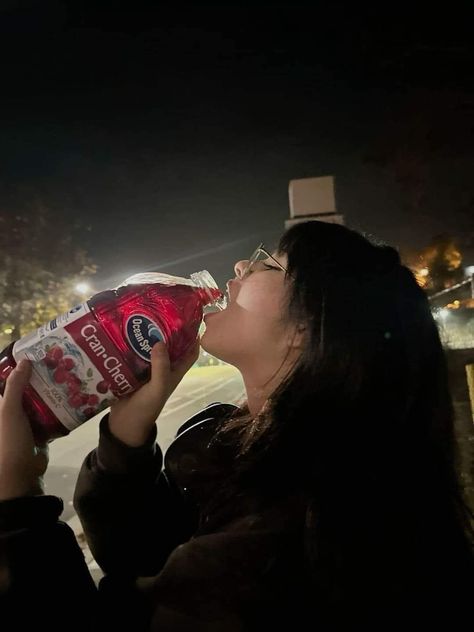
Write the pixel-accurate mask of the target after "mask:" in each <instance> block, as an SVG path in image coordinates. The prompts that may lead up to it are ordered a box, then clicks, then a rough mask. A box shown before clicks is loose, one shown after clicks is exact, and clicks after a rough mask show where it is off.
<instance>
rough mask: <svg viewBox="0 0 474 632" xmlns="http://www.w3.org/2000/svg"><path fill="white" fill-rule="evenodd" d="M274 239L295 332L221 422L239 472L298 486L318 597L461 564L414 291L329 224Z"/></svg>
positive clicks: (426, 328)
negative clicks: (266, 385)
mask: <svg viewBox="0 0 474 632" xmlns="http://www.w3.org/2000/svg"><path fill="white" fill-rule="evenodd" d="M278 250H279V252H280V253H286V255H287V257H288V279H287V280H288V286H289V296H288V316H289V317H290V318H291V319H293V320H294V321H295V322H302V323H305V324H306V326H307V341H306V342H307V344H306V345H305V347H304V351H303V353H302V356H301V358H300V360H299V362H298V364H297V366H295V368H294V369H293V370H292V372H291V374H290V375H288V376H287V377H286V379H285V380H284V381H283V382H282V383H281V385H280V386H279V388H278V389H277V391H276V392H275V393H274V394H273V395H272V397H271V399H270V400H269V402H268V406H267V408H266V410H265V411H264V412H263V413H262V414H261V415H259V416H258V418H257V419H255V420H253V421H250V422H249V421H248V419H244V421H242V419H240V420H239V419H235V420H233V421H230V422H229V423H228V424H227V426H226V427H225V430H224V432H228V431H231V432H234V433H235V432H237V433H238V436H239V443H240V457H241V458H240V460H239V462H240V469H238V468H236V472H237V477H238V478H239V485H240V486H242V485H243V486H245V485H248V487H249V488H255V487H256V486H258V487H259V488H260V490H261V491H262V492H263V494H264V495H265V494H266V496H267V497H268V498H271V497H274V496H275V495H278V494H279V493H283V490H286V491H287V492H290V493H291V490H295V491H296V490H298V491H299V492H303V493H304V495H305V498H306V499H307V500H306V522H305V533H304V540H305V551H306V560H307V562H308V568H309V572H310V575H311V577H312V581H313V582H315V583H316V584H317V585H318V589H319V591H320V593H321V592H322V593H324V595H325V597H326V602H327V603H328V604H334V605H335V606H337V605H338V604H339V605H340V604H343V603H345V604H346V605H347V603H348V602H349V601H351V603H353V602H355V601H356V600H357V599H358V597H360V595H362V594H367V591H370V594H371V595H372V596H373V598H374V599H376V595H377V591H378V590H379V588H380V586H383V589H380V590H383V591H384V594H385V595H386V589H387V583H386V581H385V580H387V579H388V578H389V577H390V582H391V586H392V591H393V592H394V593H396V592H397V591H398V590H400V591H403V590H405V588H406V584H407V582H410V581H411V582H413V584H414V585H415V584H416V583H417V582H420V581H422V582H425V584H426V581H429V579H428V580H427V579H426V578H429V577H430V576H431V577H432V578H433V583H434V582H436V579H435V576H436V577H438V576H439V572H440V569H441V568H443V569H444V570H445V571H446V572H447V573H449V572H450V570H449V569H451V570H453V569H455V572H457V573H461V572H462V570H461V569H460V566H459V564H461V566H462V564H465V568H464V570H465V572H466V573H469V572H472V568H473V566H472V559H473V558H472V529H471V525H470V518H472V514H471V513H470V511H469V509H468V507H467V505H466V503H465V501H464V498H463V493H462V489H461V486H460V482H459V478H458V474H457V458H458V457H457V449H456V441H455V436H454V422H453V407H452V402H451V397H450V392H449V386H448V375H447V368H446V362H445V357H444V353H443V349H442V347H441V343H440V339H439V335H438V331H437V327H436V323H435V321H434V319H433V317H432V314H431V311H430V307H429V303H428V300H427V298H426V296H425V294H424V292H423V290H422V289H421V288H420V287H419V286H418V284H417V283H416V281H415V279H414V276H413V274H412V273H411V272H410V270H408V269H407V268H406V267H404V266H403V265H402V264H401V262H400V258H399V255H398V253H397V252H396V250H394V249H393V248H391V247H388V246H385V245H381V244H378V243H374V242H373V241H370V240H369V239H367V238H365V237H364V236H362V235H360V234H359V233H357V232H354V231H352V230H349V229H347V228H345V227H342V226H338V225H333V224H327V223H321V222H306V223H301V224H298V225H296V226H294V227H292V228H291V229H290V230H288V231H287V232H286V233H285V234H284V235H283V237H282V239H281V240H280V244H279V247H278ZM417 560H418V562H417ZM431 564H432V565H433V568H432V569H431V570H432V571H433V572H432V573H431V570H430V565H431ZM453 572H454V571H453ZM400 584H403V588H402V587H401V586H400ZM431 595H432V593H431ZM378 597H379V598H380V599H382V595H378ZM384 598H385V597H384ZM392 598H395V599H396V596H395V597H394V596H393V595H392Z"/></svg>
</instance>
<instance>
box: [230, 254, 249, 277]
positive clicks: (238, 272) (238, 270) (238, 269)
mask: <svg viewBox="0 0 474 632" xmlns="http://www.w3.org/2000/svg"><path fill="white" fill-rule="evenodd" d="M248 262H249V261H248V259H242V261H237V263H236V264H235V266H234V272H235V276H236V277H237V278H238V279H241V278H242V277H243V276H244V274H245V270H246V269H247V265H248Z"/></svg>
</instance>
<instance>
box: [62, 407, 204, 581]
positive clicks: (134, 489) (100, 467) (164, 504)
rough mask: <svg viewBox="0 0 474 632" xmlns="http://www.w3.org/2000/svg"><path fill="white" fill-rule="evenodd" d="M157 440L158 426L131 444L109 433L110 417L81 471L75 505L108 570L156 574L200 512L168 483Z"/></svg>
mask: <svg viewBox="0 0 474 632" xmlns="http://www.w3.org/2000/svg"><path fill="white" fill-rule="evenodd" d="M155 439H156V428H154V429H153V431H152V433H151V434H150V437H149V439H148V440H147V442H146V443H145V444H144V445H143V446H140V447H137V448H130V447H129V446H126V445H125V444H123V443H122V442H120V441H119V440H118V439H117V438H116V437H114V436H113V435H112V434H111V433H110V430H109V428H108V417H107V416H106V417H104V419H103V420H102V421H101V424H100V439H99V445H98V447H97V449H96V450H94V451H93V452H91V453H90V454H89V455H88V456H87V458H86V460H85V461H84V463H83V465H82V468H81V471H80V473H79V478H78V482H77V485H76V491H75V495H74V507H75V509H76V511H77V513H78V516H79V518H80V520H81V523H82V526H83V528H84V533H85V536H86V538H87V541H88V543H89V546H90V549H91V552H92V554H93V555H94V558H95V559H96V561H97V563H98V564H99V566H100V567H101V568H102V570H103V571H104V572H105V573H106V574H115V575H117V574H118V575H121V576H129V577H137V576H152V575H156V574H157V573H158V572H159V571H160V570H161V568H162V567H163V565H164V563H165V562H166V560H167V558H168V556H169V554H170V553H171V551H172V550H173V549H174V548H175V547H176V546H178V545H179V544H181V543H183V542H185V541H186V540H188V539H189V538H190V537H191V535H192V533H193V532H194V531H195V529H196V526H197V515H196V511H195V510H194V509H193V508H192V507H191V506H189V505H188V504H186V502H185V500H184V498H183V497H182V496H181V495H180V494H179V493H178V492H177V490H175V489H174V488H173V487H172V486H170V484H169V483H168V480H167V478H166V476H165V474H164V473H163V472H162V464H163V457H162V454H161V450H160V448H159V446H158V445H157V444H156V442H155Z"/></svg>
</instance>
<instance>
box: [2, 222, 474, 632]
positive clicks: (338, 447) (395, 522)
mask: <svg viewBox="0 0 474 632" xmlns="http://www.w3.org/2000/svg"><path fill="white" fill-rule="evenodd" d="M228 291H229V307H228V308H227V310H225V311H224V312H221V313H216V314H212V315H209V316H208V317H207V318H206V325H207V327H206V332H205V334H204V335H203V337H202V339H201V344H202V346H203V348H204V349H206V350H207V351H208V352H209V353H212V354H214V355H216V356H217V357H219V358H221V359H222V360H225V361H226V362H229V363H231V364H233V365H234V366H236V367H237V368H238V369H239V370H240V372H241V374H242V376H243V379H244V383H245V387H246V392H247V404H246V406H244V407H242V408H241V409H240V410H237V409H234V408H233V407H231V406H226V405H215V406H211V407H209V408H208V409H205V410H204V411H203V412H202V413H200V414H199V415H197V416H195V417H194V418H193V419H192V420H190V421H189V422H188V423H187V424H186V425H185V427H184V429H183V431H182V432H181V434H180V435H179V436H178V438H177V440H176V442H175V443H174V444H173V445H172V447H171V448H170V450H169V451H168V452H167V455H166V460H165V467H164V469H163V467H162V466H163V459H162V455H161V452H160V450H159V448H158V447H157V446H156V444H155V437H156V428H155V419H156V417H157V416H158V415H159V413H160V411H161V409H162V408H163V406H164V404H165V402H166V400H167V399H168V397H169V396H170V395H171V393H172V392H173V390H174V389H175V388H176V386H177V384H178V382H179V381H180V379H181V378H182V377H183V375H184V374H185V372H186V371H187V370H188V368H189V367H190V366H191V365H192V363H193V361H194V360H195V358H196V353H197V349H194V350H193V352H192V353H191V354H190V356H189V357H188V358H186V359H185V360H183V361H182V362H181V363H180V364H179V365H177V366H175V367H173V368H170V366H169V361H168V358H167V354H166V350H165V349H164V348H163V345H161V344H158V345H156V346H155V347H154V348H153V354H152V376H151V379H150V382H149V383H148V384H146V385H145V386H144V387H142V388H141V389H140V390H139V391H138V392H137V393H136V394H135V395H133V396H132V397H131V398H130V399H128V400H122V401H120V402H119V403H117V404H115V405H114V406H113V408H112V410H111V413H110V415H109V416H107V417H105V418H104V419H103V420H102V422H101V435H100V442H99V446H98V448H97V449H96V450H95V451H94V452H92V453H91V454H90V455H89V456H88V457H87V459H86V461H85V462H84V465H83V467H82V470H81V473H80V476H79V480H78V485H77V488H76V496H75V506H76V509H77V511H78V513H79V516H80V518H81V521H82V523H83V526H84V530H85V534H86V536H87V539H88V541H89V544H90V546H91V549H92V551H93V553H94V555H95V558H96V559H97V561H98V562H99V564H100V565H101V567H102V568H103V570H104V571H105V574H106V575H105V578H104V579H103V580H102V582H101V584H100V589H99V591H98V593H97V592H96V590H95V588H94V586H93V584H92V581H91V579H90V577H89V575H88V573H87V569H86V567H85V565H84V563H83V560H82V559H81V556H80V553H79V551H78V549H77V547H76V546H75V543H74V539H73V537H72V534H71V533H70V531H69V530H68V529H67V528H66V527H65V526H64V525H62V524H61V523H58V522H57V518H58V515H59V513H60V511H61V505H60V502H59V501H58V500H57V499H55V498H53V497H41V496H39V495H38V489H37V486H35V480H36V478H35V477H36V476H37V475H38V467H39V469H40V470H41V468H42V465H41V463H40V465H39V466H38V465H37V460H36V461H35V460H34V459H33V458H32V457H31V453H32V452H33V450H32V447H33V444H32V439H31V433H30V431H29V427H28V424H27V422H26V419H25V418H24V416H22V414H21V412H20V409H21V407H20V398H21V392H22V388H23V387H24V385H25V383H26V382H27V379H28V370H29V369H28V367H27V366H26V367H20V368H19V369H16V370H15V372H14V373H13V374H12V376H11V378H10V379H9V381H8V384H7V390H6V394H5V400H4V404H3V411H2V414H1V432H2V443H1V445H2V447H1V453H0V457H1V459H0V464H1V468H2V478H1V480H2V483H1V484H0V499H2V500H3V502H2V503H0V526H1V528H2V531H3V558H4V565H3V569H4V570H3V574H2V585H3V595H4V596H3V604H2V605H3V607H4V608H5V609H7V610H8V612H9V614H8V616H10V617H15V616H16V617H17V618H18V617H19V616H20V609H18V608H17V604H18V603H23V604H29V608H27V609H25V608H23V610H22V611H21V617H22V619H21V620H22V621H23V620H24V621H26V620H28V617H29V616H30V614H31V612H34V613H35V615H34V616H36V617H37V616H38V614H37V613H38V611H41V610H42V609H43V610H44V603H45V602H46V600H48V601H49V602H54V603H58V604H66V605H67V607H69V609H70V611H71V610H73V611H74V613H75V614H74V617H73V619H74V620H73V625H75V626H77V628H78V629H82V630H83V629H87V627H88V626H89V627H92V628H94V627H97V628H99V627H101V628H105V629H113V630H116V629H133V630H140V629H151V630H157V631H159V630H165V631H168V630H169V631H171V632H174V631H177V630H193V631H196V630H206V631H213V630H226V631H233V630H239V631H240V630H245V631H246V630H257V629H263V628H264V627H265V628H271V627H272V626H276V625H279V624H282V625H284V626H288V625H293V626H296V625H303V622H304V623H305V625H308V621H309V622H310V625H311V627H314V628H315V629H322V630H328V629H345V630H352V629H354V630H355V629H360V626H361V625H363V626H365V629H367V628H373V629H375V628H377V629H395V628H399V627H400V626H401V625H402V624H405V623H406V622H407V620H410V621H412V622H414V623H418V624H419V625H420V626H421V629H426V627H427V626H428V625H429V624H430V623H434V622H436V623H438V624H439V623H440V622H445V623H449V624H450V626H451V627H450V629H453V627H452V626H453V625H454V624H455V622H456V621H463V620H464V619H463V617H464V616H465V614H466V612H467V608H468V604H469V598H470V597H471V595H472V590H473V587H474V583H473V566H474V565H473V553H472V531H471V528H470V526H469V515H470V512H469V510H468V508H467V506H466V505H465V503H464V501H463V496H462V492H461V488H460V484H459V481H458V478H457V475H456V470H455V465H456V451H455V441H454V433H453V412H452V406H451V401H450V394H449V389H448V383H447V374H446V366H445V361H444V357H443V351H442V348H441V345H440V342H439V337H438V333H437V329H436V326H435V323H434V321H433V318H432V316H431V313H430V309H429V305H428V302H427V299H426V297H425V295H424V293H423V292H422V290H421V289H420V288H419V287H418V285H417V284H416V282H415V280H414V278H413V275H412V274H411V273H410V271H409V270H408V269H406V268H405V267H403V266H402V265H401V263H400V260H399V257H398V254H397V253H396V252H395V251H394V250H393V249H392V248H389V247H386V246H381V245H377V244H373V243H371V242H369V241H368V240H367V239H365V238H364V237H362V236H361V235H359V234H358V233H356V232H353V231H351V230H348V229H347V228H344V227H341V226H337V225H331V224H324V223H319V222H308V223H303V224H299V225H296V226H294V227H293V228H291V229H290V230H289V231H287V232H286V233H285V234H284V235H283V237H282V239H281V241H280V244H279V247H278V249H277V250H276V252H275V253H274V254H273V255H271V254H269V253H268V252H266V251H264V250H263V249H262V248H260V249H257V251H256V253H254V256H252V257H251V260H244V261H239V262H238V263H237V264H236V266H235V278H234V279H233V280H231V281H229V284H228ZM158 423H159V420H158ZM40 456H41V455H40ZM38 458H39V457H36V459H38ZM35 487H36V491H35ZM32 494H36V496H34V497H33V496H32ZM137 577H141V579H139V580H137ZM15 608H16V609H15ZM42 616H43V617H45V618H46V619H47V620H48V627H49V628H50V629H51V627H53V628H54V625H57V626H58V627H59V625H60V624H62V623H63V622H62V621H57V620H55V618H54V616H53V615H52V613H51V612H49V611H48V612H44V613H43V615H42ZM16 627H17V629H18V628H20V629H22V628H21V625H18V620H17V626H16ZM68 627H70V622H69V621H68Z"/></svg>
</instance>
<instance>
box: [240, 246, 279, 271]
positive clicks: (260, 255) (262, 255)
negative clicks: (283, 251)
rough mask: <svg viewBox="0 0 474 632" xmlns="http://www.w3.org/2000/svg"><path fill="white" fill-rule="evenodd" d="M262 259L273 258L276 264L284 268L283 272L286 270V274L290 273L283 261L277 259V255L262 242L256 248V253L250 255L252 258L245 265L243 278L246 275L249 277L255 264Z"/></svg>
mask: <svg viewBox="0 0 474 632" xmlns="http://www.w3.org/2000/svg"><path fill="white" fill-rule="evenodd" d="M262 259H271V260H272V261H273V262H274V263H276V265H277V266H278V267H279V268H280V269H281V270H283V272H285V273H286V274H288V270H287V269H286V268H284V267H283V266H282V265H281V263H280V262H279V261H277V260H276V259H275V257H274V256H273V255H271V254H270V253H269V252H268V250H266V249H265V245H264V244H263V243H262V244H260V245H259V246H257V248H256V249H255V251H254V253H253V254H252V256H251V257H250V259H249V260H248V262H247V265H246V266H245V268H244V270H243V272H242V276H241V278H242V279H245V277H247V276H248V275H249V274H250V272H252V268H253V267H254V265H255V264H256V263H257V262H258V261H261V260H262Z"/></svg>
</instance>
